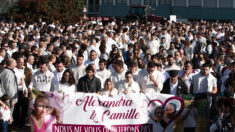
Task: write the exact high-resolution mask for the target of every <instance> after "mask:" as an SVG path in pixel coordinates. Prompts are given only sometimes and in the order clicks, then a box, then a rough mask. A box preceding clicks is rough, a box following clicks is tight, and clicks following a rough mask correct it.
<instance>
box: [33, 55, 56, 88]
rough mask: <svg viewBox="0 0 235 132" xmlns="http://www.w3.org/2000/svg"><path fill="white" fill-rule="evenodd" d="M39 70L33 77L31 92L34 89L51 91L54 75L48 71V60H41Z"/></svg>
mask: <svg viewBox="0 0 235 132" xmlns="http://www.w3.org/2000/svg"><path fill="white" fill-rule="evenodd" d="M39 68H40V70H38V71H36V72H35V73H34V74H33V76H32V79H31V83H30V85H29V91H31V90H32V89H36V90H39V91H51V88H52V80H53V78H54V74H53V73H52V72H50V71H49V70H48V69H47V60H46V58H44V57H42V58H39Z"/></svg>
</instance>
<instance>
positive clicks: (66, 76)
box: [64, 72, 70, 82]
mask: <svg viewBox="0 0 235 132" xmlns="http://www.w3.org/2000/svg"><path fill="white" fill-rule="evenodd" d="M69 76H70V74H69V72H65V73H64V77H65V78H64V79H65V81H66V82H68V81H69Z"/></svg>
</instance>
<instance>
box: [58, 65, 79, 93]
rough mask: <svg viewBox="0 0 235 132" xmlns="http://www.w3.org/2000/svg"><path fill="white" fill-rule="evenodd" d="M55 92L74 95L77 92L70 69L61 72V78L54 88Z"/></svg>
mask: <svg viewBox="0 0 235 132" xmlns="http://www.w3.org/2000/svg"><path fill="white" fill-rule="evenodd" d="M55 91H57V92H64V93H74V92H76V91H77V87H76V84H75V79H74V77H73V73H72V71H71V70H70V69H66V70H65V71H64V72H63V76H62V78H61V80H60V82H59V85H58V87H56V88H55Z"/></svg>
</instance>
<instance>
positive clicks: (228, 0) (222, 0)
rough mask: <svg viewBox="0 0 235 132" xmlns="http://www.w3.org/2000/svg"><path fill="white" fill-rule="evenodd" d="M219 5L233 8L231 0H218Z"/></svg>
mask: <svg viewBox="0 0 235 132" xmlns="http://www.w3.org/2000/svg"><path fill="white" fill-rule="evenodd" d="M219 7H220V8H233V0H220V1H219Z"/></svg>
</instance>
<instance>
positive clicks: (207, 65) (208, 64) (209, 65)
mask: <svg viewBox="0 0 235 132" xmlns="http://www.w3.org/2000/svg"><path fill="white" fill-rule="evenodd" d="M202 67H211V64H210V63H204V64H203V65H202Z"/></svg>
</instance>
